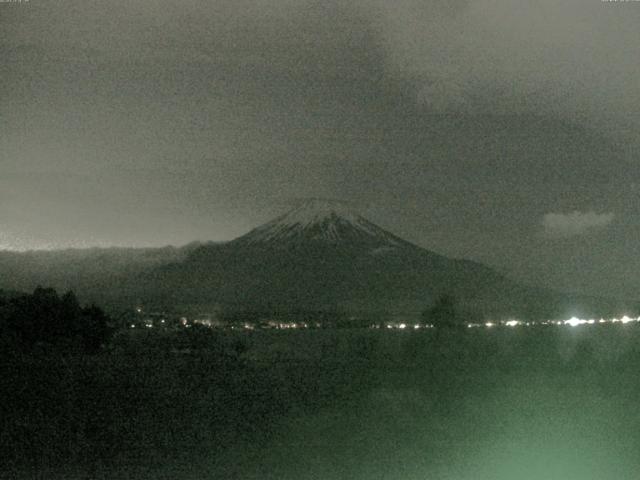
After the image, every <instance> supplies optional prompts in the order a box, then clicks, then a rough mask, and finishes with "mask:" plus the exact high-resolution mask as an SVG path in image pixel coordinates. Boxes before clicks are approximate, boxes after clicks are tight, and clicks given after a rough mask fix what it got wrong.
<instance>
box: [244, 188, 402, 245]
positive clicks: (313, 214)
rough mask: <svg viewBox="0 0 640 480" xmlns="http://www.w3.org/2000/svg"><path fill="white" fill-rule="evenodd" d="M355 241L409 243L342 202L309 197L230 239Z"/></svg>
mask: <svg viewBox="0 0 640 480" xmlns="http://www.w3.org/2000/svg"><path fill="white" fill-rule="evenodd" d="M292 242H293V243H301V242H313V243H315V242H323V243H345V242H355V243H358V244H367V245H370V246H377V247H381V246H388V247H399V246H409V245H410V244H409V243H408V242H406V241H404V240H402V239H400V238H398V237H396V236H395V235H393V234H392V233H389V232H387V231H386V230H384V229H382V228H380V227H378V226H377V225H374V224H373V223H371V222H369V221H368V220H366V219H365V218H363V217H361V216H360V215H358V214H357V213H356V212H355V211H354V210H352V209H351V208H350V207H349V206H348V205H346V204H345V203H344V202H337V201H333V200H324V199H311V200H307V201H305V202H303V203H302V204H300V205H299V206H297V207H295V208H294V209H292V210H291V211H289V212H287V213H285V214H284V215H282V216H280V217H278V218H276V219H274V220H272V221H270V222H268V223H266V224H264V225H262V226H260V227H257V228H255V229H253V230H252V231H250V232H249V233H247V234H246V235H243V236H242V237H239V238H237V239H236V240H234V241H233V242H232V244H235V245H245V246H248V245H262V244H282V243H284V244H290V243H292Z"/></svg>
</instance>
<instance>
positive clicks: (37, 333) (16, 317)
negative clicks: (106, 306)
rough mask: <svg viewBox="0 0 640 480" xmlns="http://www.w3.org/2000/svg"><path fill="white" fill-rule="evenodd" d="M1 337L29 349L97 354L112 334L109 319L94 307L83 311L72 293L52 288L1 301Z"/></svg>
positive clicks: (39, 289)
mask: <svg viewBox="0 0 640 480" xmlns="http://www.w3.org/2000/svg"><path fill="white" fill-rule="evenodd" d="M0 333H2V334H3V335H7V336H12V337H14V338H15V339H16V340H17V341H18V342H20V343H21V344H22V345H23V346H25V347H27V348H31V347H33V346H35V345H36V344H38V343H46V344H52V345H55V346H57V347H62V348H80V349H82V350H83V351H84V352H86V353H95V352H97V351H98V350H99V349H100V347H101V345H102V344H104V343H105V342H106V341H107V340H108V338H109V335H110V333H111V329H110V327H109V318H108V317H107V315H106V314H105V313H104V312H103V311H102V310H101V309H100V308H98V307H96V306H95V305H91V306H86V307H83V306H81V305H80V303H79V302H78V299H77V298H76V296H75V294H74V293H73V292H72V291H69V292H67V293H65V294H64V295H62V296H59V295H58V293H57V292H56V291H55V290H54V289H52V288H42V287H38V288H36V289H35V290H34V292H33V293H32V294H23V295H15V296H12V297H9V298H0Z"/></svg>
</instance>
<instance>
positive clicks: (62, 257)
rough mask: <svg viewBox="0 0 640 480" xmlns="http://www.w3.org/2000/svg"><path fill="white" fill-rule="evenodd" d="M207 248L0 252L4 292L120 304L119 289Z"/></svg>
mask: <svg viewBox="0 0 640 480" xmlns="http://www.w3.org/2000/svg"><path fill="white" fill-rule="evenodd" d="M203 245H205V244H203V243H200V242H194V243H191V244H188V245H185V246H183V247H172V246H168V247H161V248H116V247H114V248H88V249H66V250H38V251H28V252H13V251H0V289H5V290H6V291H22V292H31V291H32V290H33V289H34V288H35V287H36V286H38V285H42V286H50V287H54V288H56V289H57V290H58V291H65V290H74V291H76V292H78V294H79V295H80V296H81V297H82V298H83V301H105V299H107V298H108V299H109V300H110V301H113V302H115V303H119V302H118V301H117V298H115V297H116V296H117V294H114V292H115V291H117V290H118V288H117V287H118V285H120V284H122V283H123V282H127V281H128V280H129V279H130V278H133V277H136V276H138V275H140V274H141V273H143V272H145V271H147V270H150V269H153V268H157V267H158V266H160V265H165V264H169V263H173V262H180V261H182V260H184V259H186V258H187V257H188V255H189V254H190V253H191V252H192V251H193V250H195V249H197V248H199V247H201V246H203Z"/></svg>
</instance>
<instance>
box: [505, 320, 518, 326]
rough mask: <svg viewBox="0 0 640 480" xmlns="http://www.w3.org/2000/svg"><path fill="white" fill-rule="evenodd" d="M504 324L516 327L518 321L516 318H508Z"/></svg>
mask: <svg viewBox="0 0 640 480" xmlns="http://www.w3.org/2000/svg"><path fill="white" fill-rule="evenodd" d="M505 325H506V326H507V327H517V326H518V325H520V322H519V321H518V320H509V321H508V322H506V323H505Z"/></svg>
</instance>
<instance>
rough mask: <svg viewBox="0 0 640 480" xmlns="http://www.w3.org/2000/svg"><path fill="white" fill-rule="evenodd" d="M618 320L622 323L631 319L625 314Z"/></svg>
mask: <svg viewBox="0 0 640 480" xmlns="http://www.w3.org/2000/svg"><path fill="white" fill-rule="evenodd" d="M620 321H621V322H622V323H629V322H632V321H633V320H631V319H630V318H629V317H627V316H626V315H625V316H624V317H622V318H621V319H620Z"/></svg>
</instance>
